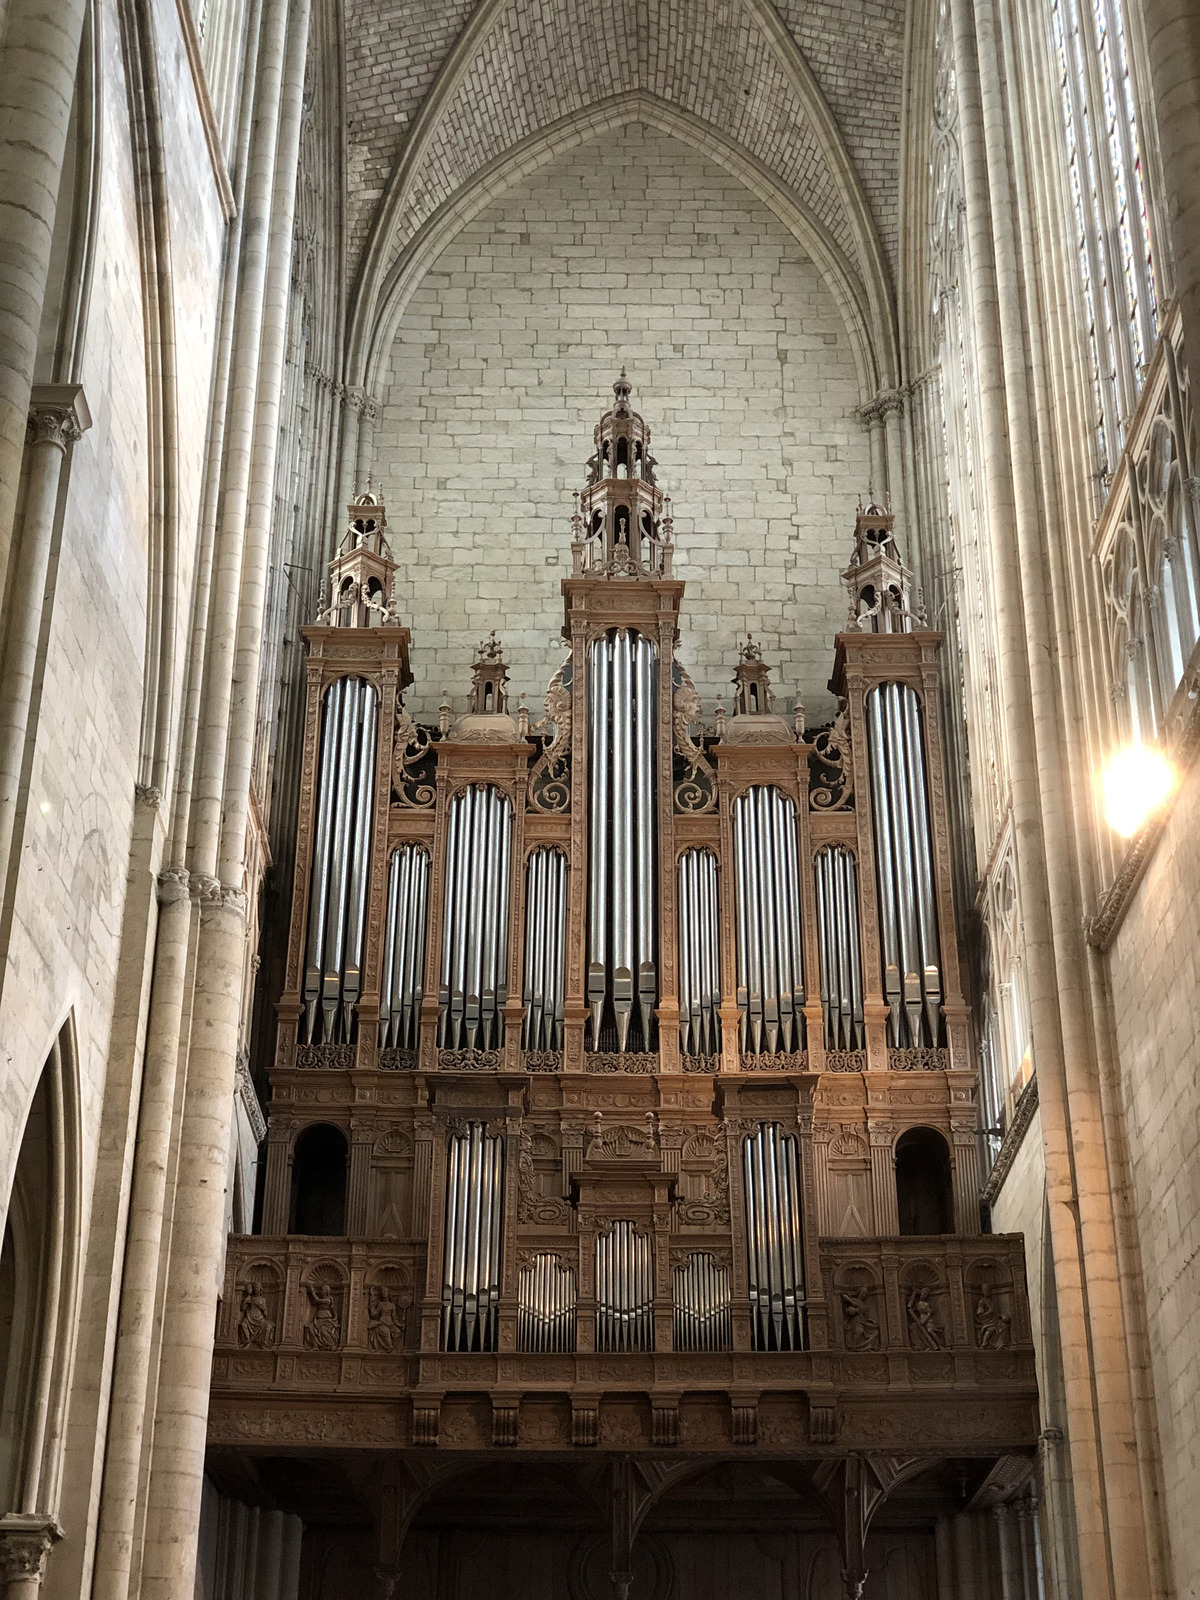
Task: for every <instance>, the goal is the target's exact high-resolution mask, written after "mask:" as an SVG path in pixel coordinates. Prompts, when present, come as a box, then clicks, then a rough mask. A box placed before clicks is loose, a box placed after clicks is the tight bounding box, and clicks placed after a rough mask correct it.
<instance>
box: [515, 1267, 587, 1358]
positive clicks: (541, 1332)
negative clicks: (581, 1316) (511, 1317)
mask: <svg viewBox="0 0 1200 1600" xmlns="http://www.w3.org/2000/svg"><path fill="white" fill-rule="evenodd" d="M574 1348H575V1273H574V1271H573V1270H572V1268H570V1267H564V1266H563V1264H562V1262H561V1260H560V1259H559V1257H558V1256H556V1255H552V1254H550V1253H548V1252H545V1251H542V1252H539V1254H537V1255H535V1256H534V1258H533V1260H532V1261H531V1262H530V1264H529V1265H528V1266H527V1267H522V1269H521V1275H520V1278H519V1280H518V1285H517V1349H518V1350H531V1351H537V1352H538V1353H546V1352H550V1353H561V1352H567V1351H571V1350H574Z"/></svg>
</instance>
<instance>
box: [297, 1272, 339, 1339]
mask: <svg viewBox="0 0 1200 1600" xmlns="http://www.w3.org/2000/svg"><path fill="white" fill-rule="evenodd" d="M308 1304H309V1314H308V1321H307V1322H306V1323H305V1324H304V1345H305V1348H306V1349H308V1350H336V1349H337V1348H338V1346H339V1345H340V1344H341V1342H342V1319H341V1317H340V1316H339V1315H338V1308H337V1305H336V1303H335V1302H334V1298H333V1290H332V1288H331V1287H330V1285H329V1284H327V1283H310V1284H309V1285H308Z"/></svg>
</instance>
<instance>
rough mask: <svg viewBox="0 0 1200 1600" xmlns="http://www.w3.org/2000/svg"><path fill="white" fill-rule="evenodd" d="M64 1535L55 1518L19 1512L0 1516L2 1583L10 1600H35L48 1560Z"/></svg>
mask: <svg viewBox="0 0 1200 1600" xmlns="http://www.w3.org/2000/svg"><path fill="white" fill-rule="evenodd" d="M62 1536H63V1531H62V1529H61V1528H60V1527H59V1525H58V1523H57V1522H56V1521H55V1520H54V1518H53V1517H46V1516H39V1515H33V1516H27V1515H22V1514H20V1513H18V1512H15V1511H10V1512H9V1513H8V1515H7V1516H4V1517H0V1583H3V1584H4V1585H5V1589H4V1593H5V1596H6V1600H33V1596H34V1595H36V1594H37V1593H38V1592H39V1591H40V1590H41V1587H42V1579H43V1578H44V1577H45V1575H46V1557H47V1556H48V1555H49V1553H50V1550H51V1547H52V1546H53V1545H56V1544H57V1543H58V1541H59V1540H60V1539H61V1538H62Z"/></svg>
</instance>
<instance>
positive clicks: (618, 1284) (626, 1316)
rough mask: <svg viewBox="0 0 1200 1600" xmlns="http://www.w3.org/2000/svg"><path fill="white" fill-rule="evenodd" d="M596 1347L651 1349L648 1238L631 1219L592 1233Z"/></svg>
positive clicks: (651, 1275) (651, 1281)
mask: <svg viewBox="0 0 1200 1600" xmlns="http://www.w3.org/2000/svg"><path fill="white" fill-rule="evenodd" d="M596 1349H597V1350H653V1349H654V1270H653V1264H652V1261H651V1241H650V1237H649V1235H648V1234H645V1233H639V1232H638V1230H637V1228H636V1227H635V1225H634V1224H633V1223H632V1222H625V1221H619V1222H614V1223H613V1224H612V1225H611V1227H610V1228H609V1229H608V1231H607V1232H605V1233H601V1234H600V1235H599V1236H598V1237H597V1239H596Z"/></svg>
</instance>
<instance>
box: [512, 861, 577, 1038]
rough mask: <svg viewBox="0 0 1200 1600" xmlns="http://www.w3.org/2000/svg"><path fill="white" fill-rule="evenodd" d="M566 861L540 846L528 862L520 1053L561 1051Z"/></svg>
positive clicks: (563, 997) (563, 995)
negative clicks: (523, 1018)
mask: <svg viewBox="0 0 1200 1600" xmlns="http://www.w3.org/2000/svg"><path fill="white" fill-rule="evenodd" d="M566 916H567V861H566V857H565V856H564V855H563V853H562V851H561V850H556V849H553V848H551V847H550V846H544V847H543V848H541V849H540V850H535V851H534V852H533V854H532V855H531V856H530V858H529V867H528V870H527V873H526V879H525V980H524V987H523V992H522V999H523V1000H524V1002H525V1034H524V1048H525V1049H526V1050H561V1049H562V1041H563V1004H564V999H565V987H564V961H565V958H566V940H565V934H566Z"/></svg>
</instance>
